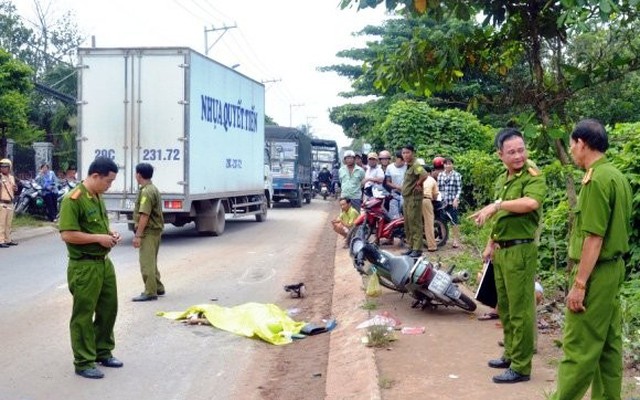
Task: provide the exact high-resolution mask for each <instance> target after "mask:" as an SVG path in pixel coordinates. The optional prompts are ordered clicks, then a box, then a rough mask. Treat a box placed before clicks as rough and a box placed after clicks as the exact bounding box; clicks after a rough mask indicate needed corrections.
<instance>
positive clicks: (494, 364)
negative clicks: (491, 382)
mask: <svg viewBox="0 0 640 400" xmlns="http://www.w3.org/2000/svg"><path fill="white" fill-rule="evenodd" d="M488 365H489V367H491V368H509V367H510V366H511V361H510V360H505V359H504V358H502V357H500V358H496V359H495V360H489V362H488Z"/></svg>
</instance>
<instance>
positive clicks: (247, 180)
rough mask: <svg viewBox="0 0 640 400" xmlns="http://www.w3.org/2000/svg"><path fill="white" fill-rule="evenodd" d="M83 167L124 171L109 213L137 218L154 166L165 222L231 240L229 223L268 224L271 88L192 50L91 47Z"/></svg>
mask: <svg viewBox="0 0 640 400" xmlns="http://www.w3.org/2000/svg"><path fill="white" fill-rule="evenodd" d="M78 59H79V66H80V73H79V78H78V79H79V80H78V97H79V105H78V120H79V121H78V159H79V160H78V161H79V162H78V167H79V173H81V174H82V176H85V175H86V173H87V170H88V167H89V164H90V163H91V161H92V160H93V159H95V158H96V157H97V156H106V157H109V158H111V159H113V160H114V161H115V162H116V163H117V164H118V166H119V167H120V172H119V173H118V176H117V179H116V180H115V182H114V183H113V185H112V187H111V189H110V190H109V192H107V193H106V194H105V201H106V203H107V208H108V209H109V210H111V211H116V212H120V213H124V214H125V215H128V216H130V215H131V212H132V208H133V205H134V202H135V198H136V193H137V190H138V185H137V183H136V180H135V166H136V165H137V164H138V163H141V162H147V163H150V164H151V165H153V166H154V168H155V172H154V176H153V182H154V184H155V185H156V186H157V187H158V189H159V190H160V192H161V194H162V197H163V200H164V207H163V210H164V213H165V220H166V221H167V222H170V223H174V224H175V225H178V226H180V225H183V224H185V223H187V222H191V221H195V222H196V225H197V226H198V230H199V231H200V232H203V233H212V234H221V233H222V231H223V230H224V219H225V218H224V216H225V214H227V213H229V214H233V215H234V216H245V215H256V219H258V220H263V219H264V217H265V216H266V209H267V207H266V201H265V198H264V148H265V142H264V85H262V84H261V83H259V82H256V81H254V80H252V79H250V78H248V77H246V76H244V75H242V74H240V73H238V72H236V71H234V70H232V69H230V68H227V67H226V66H224V65H222V64H220V63H217V62H216V61H214V60H211V59H209V58H207V57H205V56H203V55H201V54H199V53H197V52H195V51H193V50H191V49H188V48H181V47H178V48H81V49H79V50H78Z"/></svg>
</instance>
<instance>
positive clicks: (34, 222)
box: [13, 214, 55, 228]
mask: <svg viewBox="0 0 640 400" xmlns="http://www.w3.org/2000/svg"><path fill="white" fill-rule="evenodd" d="M51 225H55V224H53V223H52V222H48V221H45V220H42V219H39V218H35V217H32V216H31V215H24V214H23V215H15V216H14V217H13V228H37V227H41V226H51Z"/></svg>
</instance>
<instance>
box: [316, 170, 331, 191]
mask: <svg viewBox="0 0 640 400" xmlns="http://www.w3.org/2000/svg"><path fill="white" fill-rule="evenodd" d="M318 182H320V184H321V185H322V184H323V183H324V184H325V185H327V189H328V190H331V172H329V169H328V168H327V167H322V170H321V171H320V173H319V174H318Z"/></svg>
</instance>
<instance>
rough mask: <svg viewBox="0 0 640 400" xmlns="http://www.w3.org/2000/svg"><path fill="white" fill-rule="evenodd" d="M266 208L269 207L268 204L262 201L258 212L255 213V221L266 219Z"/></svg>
mask: <svg viewBox="0 0 640 400" xmlns="http://www.w3.org/2000/svg"><path fill="white" fill-rule="evenodd" d="M268 209H269V206H268V205H267V203H266V202H264V203H262V205H261V206H260V213H258V214H256V221H258V222H264V221H265V220H266V219H267V210H268Z"/></svg>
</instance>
